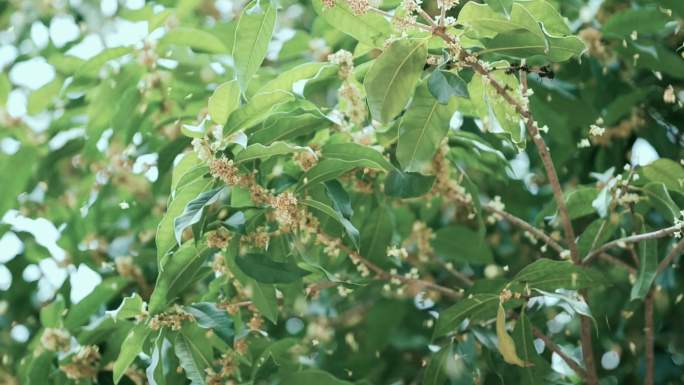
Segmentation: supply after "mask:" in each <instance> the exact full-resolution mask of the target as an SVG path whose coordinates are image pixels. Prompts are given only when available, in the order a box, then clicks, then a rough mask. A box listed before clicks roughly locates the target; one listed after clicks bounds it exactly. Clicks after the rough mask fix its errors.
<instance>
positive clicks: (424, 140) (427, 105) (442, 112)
mask: <svg viewBox="0 0 684 385" xmlns="http://www.w3.org/2000/svg"><path fill="white" fill-rule="evenodd" d="M455 111H456V100H452V101H451V102H450V103H449V104H446V105H445V104H441V103H440V102H439V101H437V99H435V98H434V97H433V96H432V95H431V94H430V91H429V90H428V86H427V84H422V85H420V86H419V87H418V90H417V91H416V94H415V96H414V97H413V101H412V102H411V105H410V106H409V109H408V110H407V111H406V113H405V114H404V116H403V117H402V118H401V123H399V140H398V143H397V160H398V161H399V164H401V166H402V168H403V170H404V171H410V172H421V171H425V170H426V169H428V168H429V167H430V165H431V163H432V158H434V156H435V153H436V152H437V149H438V148H439V146H440V144H441V143H442V140H444V138H445V137H446V135H447V132H448V131H449V121H450V120H451V116H452V115H453V114H454V112H455Z"/></svg>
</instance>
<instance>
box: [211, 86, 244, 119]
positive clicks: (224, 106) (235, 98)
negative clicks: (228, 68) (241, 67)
mask: <svg viewBox="0 0 684 385" xmlns="http://www.w3.org/2000/svg"><path fill="white" fill-rule="evenodd" d="M238 107H240V85H239V84H238V82H237V80H231V81H229V82H225V83H223V84H221V85H220V86H218V87H216V89H215V90H214V93H213V94H212V95H211V97H209V116H211V120H212V121H213V122H214V123H217V124H226V122H227V121H228V117H229V116H230V114H231V113H232V112H233V111H235V110H236V109H237V108H238Z"/></svg>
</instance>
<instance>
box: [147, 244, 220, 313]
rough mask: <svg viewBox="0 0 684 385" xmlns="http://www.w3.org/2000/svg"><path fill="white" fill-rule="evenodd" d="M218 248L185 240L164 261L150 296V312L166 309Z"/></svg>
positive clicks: (190, 282)
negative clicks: (202, 246)
mask: <svg viewBox="0 0 684 385" xmlns="http://www.w3.org/2000/svg"><path fill="white" fill-rule="evenodd" d="M215 252H216V249H210V248H200V249H198V248H196V247H195V242H193V241H188V242H185V243H184V244H183V245H181V247H180V248H179V249H178V250H177V251H176V252H175V253H173V255H171V256H166V258H165V259H164V260H163V261H162V264H161V268H160V272H159V275H158V276H157V282H156V284H155V286H154V291H153V292H152V296H151V297H150V305H149V309H150V314H152V315H155V314H158V313H160V312H162V311H164V309H165V307H166V305H167V304H168V303H169V302H171V301H172V300H173V299H174V298H176V296H178V295H179V294H180V293H181V292H182V291H183V290H185V289H186V288H187V287H188V286H189V285H190V284H192V282H193V277H195V275H196V274H197V272H198V271H199V269H200V268H201V267H202V265H203V264H204V262H205V261H206V260H207V259H208V258H209V257H210V256H212V255H213V254H214V253H215Z"/></svg>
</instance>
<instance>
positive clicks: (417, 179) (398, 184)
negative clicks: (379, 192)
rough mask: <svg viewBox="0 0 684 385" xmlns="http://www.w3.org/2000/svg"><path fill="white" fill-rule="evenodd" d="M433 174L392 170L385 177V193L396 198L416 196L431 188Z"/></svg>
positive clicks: (425, 192)
mask: <svg viewBox="0 0 684 385" xmlns="http://www.w3.org/2000/svg"><path fill="white" fill-rule="evenodd" d="M434 182H435V177H434V176H429V175H423V174H419V173H413V172H403V171H398V170H393V171H392V172H390V173H389V174H387V178H385V194H387V195H388V196H391V197H397V198H417V197H419V196H421V195H424V194H427V193H428V192H429V191H430V190H432V184H433V183H434Z"/></svg>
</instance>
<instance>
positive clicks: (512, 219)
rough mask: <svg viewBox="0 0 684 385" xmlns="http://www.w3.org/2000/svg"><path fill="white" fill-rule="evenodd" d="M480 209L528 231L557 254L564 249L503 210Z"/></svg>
mask: <svg viewBox="0 0 684 385" xmlns="http://www.w3.org/2000/svg"><path fill="white" fill-rule="evenodd" d="M482 209H483V210H485V211H488V212H490V213H492V214H497V215H500V216H501V217H503V218H504V219H506V220H507V221H508V222H510V223H511V224H513V225H515V226H518V227H520V228H521V229H523V230H526V231H528V232H529V233H530V234H532V235H533V236H534V237H535V238H537V239H539V240H540V241H542V242H544V243H546V244H547V245H549V246H550V247H551V248H552V249H554V250H555V251H556V252H558V254H560V253H562V252H563V251H564V250H565V249H564V248H563V246H561V245H560V244H558V242H556V241H555V240H554V239H553V238H551V237H550V236H549V235H548V234H546V233H545V232H543V231H542V230H540V229H538V228H536V227H534V226H532V225H531V224H529V223H527V222H526V221H525V220H524V219H522V218H519V217H516V216H515V215H513V214H511V213H509V212H507V211H504V210H499V209H497V208H495V207H493V206H490V205H482Z"/></svg>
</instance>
